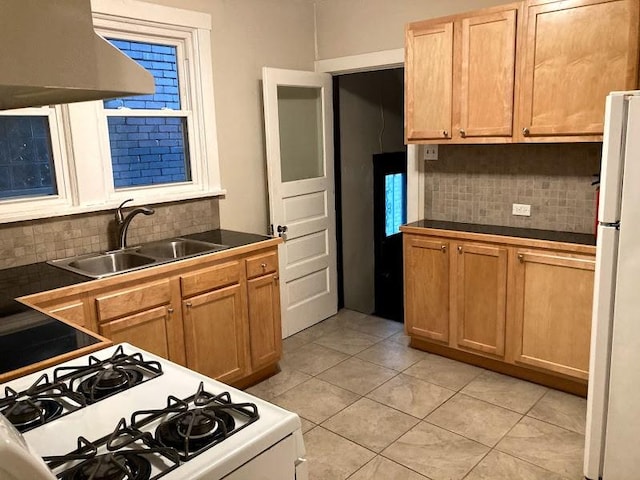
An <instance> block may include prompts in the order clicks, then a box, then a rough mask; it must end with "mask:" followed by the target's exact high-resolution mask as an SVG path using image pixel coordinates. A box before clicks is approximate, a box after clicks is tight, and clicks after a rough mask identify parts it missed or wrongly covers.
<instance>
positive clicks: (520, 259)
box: [518, 253, 524, 263]
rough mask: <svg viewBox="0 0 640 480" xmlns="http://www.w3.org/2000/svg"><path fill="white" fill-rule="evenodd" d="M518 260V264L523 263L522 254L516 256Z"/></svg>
mask: <svg viewBox="0 0 640 480" xmlns="http://www.w3.org/2000/svg"><path fill="white" fill-rule="evenodd" d="M518 260H519V261H520V263H524V255H523V254H521V253H520V254H518Z"/></svg>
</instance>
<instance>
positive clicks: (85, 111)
mask: <svg viewBox="0 0 640 480" xmlns="http://www.w3.org/2000/svg"><path fill="white" fill-rule="evenodd" d="M91 6H92V11H93V21H94V28H95V30H96V32H97V33H98V34H100V35H101V36H103V37H106V38H122V39H123V40H124V39H127V38H128V39H131V40H137V41H145V42H151V43H160V44H162V43H164V44H170V45H173V44H177V45H180V48H181V49H182V52H181V53H180V54H179V55H178V59H179V60H178V65H177V69H178V76H179V82H178V84H179V88H180V101H181V110H179V111H178V110H160V111H159V112H161V115H160V116H180V117H185V115H184V113H183V112H187V115H186V118H187V142H188V143H187V144H186V145H185V149H187V148H188V150H189V157H190V163H191V167H190V168H191V181H187V182H180V183H173V184H156V185H149V186H135V187H127V188H118V189H116V188H115V186H114V182H113V169H112V164H111V150H110V145H109V134H108V125H107V117H108V116H109V115H108V112H107V111H106V110H109V109H105V108H103V101H101V100H100V101H92V102H81V103H74V104H68V105H55V106H52V107H42V108H37V109H19V110H12V111H6V112H1V113H0V114H2V115H26V114H31V113H30V112H32V111H33V112H47V114H48V115H49V125H50V129H51V143H52V149H53V160H54V166H55V169H56V173H55V175H56V183H57V188H58V194H57V195H55V196H47V197H46V198H45V197H32V198H26V197H15V198H12V199H6V200H0V223H7V222H12V221H21V220H30V219H37V218H45V217H55V216H62V215H70V214H76V213H86V212H95V211H100V210H108V209H112V208H115V207H117V206H118V205H119V204H120V203H121V202H122V201H124V200H126V199H128V198H134V202H133V204H134V205H140V204H145V203H163V202H173V201H179V200H188V199H196V198H204V197H213V196H220V195H224V194H225V193H226V191H225V190H224V189H223V188H222V186H221V179H220V166H219V157H218V143H217V133H216V121H215V102H214V92H213V72H212V57H211V16H210V15H209V14H206V13H201V12H195V11H190V10H183V9H180V8H174V7H166V6H161V5H155V4H150V3H147V2H139V1H136V0H122V1H119V2H113V1H112V0H91ZM167 42H168V43H167ZM113 48H116V47H113ZM181 56H182V59H181V58H180V57H181ZM181 70H182V74H181V73H180V71H181ZM149 112H150V111H149V110H137V109H127V110H126V115H127V116H150V115H149ZM176 112H181V113H176ZM33 114H36V113H33ZM52 197H53V198H52Z"/></svg>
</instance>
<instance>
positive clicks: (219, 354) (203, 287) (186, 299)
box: [22, 239, 282, 387]
mask: <svg viewBox="0 0 640 480" xmlns="http://www.w3.org/2000/svg"><path fill="white" fill-rule="evenodd" d="M280 242H281V240H280V239H272V240H265V241H264V242H260V243H258V244H255V246H254V245H247V246H244V247H239V250H240V251H239V252H238V253H235V252H234V251H233V249H230V250H225V251H223V252H220V253H216V254H212V255H204V256H201V257H197V258H192V259H187V260H183V261H179V262H175V263H171V264H166V265H162V266H158V267H152V268H149V269H144V270H140V271H137V272H132V273H128V274H123V275H118V276H114V277H110V278H105V279H101V280H97V281H93V282H86V283H84V284H79V285H73V286H71V287H66V288H64V289H59V290H52V291H48V292H42V293H38V294H34V295H31V296H28V297H23V298H22V300H23V301H25V302H26V303H28V304H30V305H34V306H36V307H39V308H41V309H43V310H44V311H46V312H48V313H51V314H54V315H57V316H59V317H61V318H63V319H65V320H68V321H71V322H74V323H76V324H78V325H82V326H85V328H87V329H89V330H92V331H95V332H97V333H99V334H101V335H103V336H105V337H107V338H109V339H111V340H112V341H113V342H115V343H119V342H127V343H130V344H132V345H134V346H137V347H139V348H142V349H144V350H148V351H150V352H152V353H155V354H156V355H159V356H161V357H164V358H167V359H169V360H171V361H174V362H176V363H178V364H180V365H184V366H187V367H189V368H191V369H193V370H196V371H198V372H200V373H202V374H204V375H207V376H209V377H212V378H215V379H217V380H220V381H222V382H226V383H230V384H233V385H235V386H239V387H244V386H247V385H249V384H251V383H255V382H257V381H259V380H261V379H262V378H265V377H266V376H268V375H270V374H272V373H275V371H276V369H277V362H278V361H279V360H280V358H281V356H282V326H281V318H280V288H279V283H278V252H277V245H278V243H280Z"/></svg>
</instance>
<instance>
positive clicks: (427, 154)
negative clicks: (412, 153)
mask: <svg viewBox="0 0 640 480" xmlns="http://www.w3.org/2000/svg"><path fill="white" fill-rule="evenodd" d="M422 158H424V159H425V160H438V145H424V146H423V147H422Z"/></svg>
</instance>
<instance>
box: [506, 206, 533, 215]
mask: <svg viewBox="0 0 640 480" xmlns="http://www.w3.org/2000/svg"><path fill="white" fill-rule="evenodd" d="M511 213H512V214H513V215H518V216H520V217H530V216H531V205H525V204H523V203H514V204H513V207H512V210H511Z"/></svg>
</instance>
